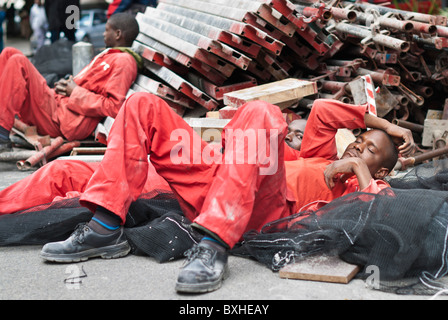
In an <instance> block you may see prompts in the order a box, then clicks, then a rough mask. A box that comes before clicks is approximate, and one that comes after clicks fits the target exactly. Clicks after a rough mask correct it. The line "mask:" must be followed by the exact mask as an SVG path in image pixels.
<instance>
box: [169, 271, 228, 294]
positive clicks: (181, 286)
mask: <svg viewBox="0 0 448 320" xmlns="http://www.w3.org/2000/svg"><path fill="white" fill-rule="evenodd" d="M228 277H229V267H228V266H227V265H226V266H225V269H224V272H223V274H222V275H221V277H219V278H218V279H217V280H215V281H212V282H205V283H199V284H197V283H181V282H176V291H177V292H180V293H206V292H212V291H215V290H218V289H219V288H221V286H222V282H223V281H224V280H225V279H227V278H228Z"/></svg>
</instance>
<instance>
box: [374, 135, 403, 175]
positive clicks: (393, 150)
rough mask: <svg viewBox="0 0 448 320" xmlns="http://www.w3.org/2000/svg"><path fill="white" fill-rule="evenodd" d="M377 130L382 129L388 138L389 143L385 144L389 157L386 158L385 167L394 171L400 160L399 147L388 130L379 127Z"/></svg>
mask: <svg viewBox="0 0 448 320" xmlns="http://www.w3.org/2000/svg"><path fill="white" fill-rule="evenodd" d="M377 130H379V131H382V132H383V133H384V134H385V135H386V136H387V138H388V141H389V145H388V146H385V147H386V148H388V154H389V157H387V158H386V159H385V163H384V167H385V168H387V169H389V171H392V170H393V169H394V167H395V165H396V164H397V161H398V156H399V152H398V148H397V146H396V144H395V142H394V140H393V139H392V137H391V136H390V135H389V134H388V133H387V132H385V131H384V130H380V129H377Z"/></svg>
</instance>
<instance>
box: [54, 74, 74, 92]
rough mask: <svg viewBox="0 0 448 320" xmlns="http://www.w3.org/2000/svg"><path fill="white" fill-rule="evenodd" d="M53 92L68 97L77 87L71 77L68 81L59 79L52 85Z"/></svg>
mask: <svg viewBox="0 0 448 320" xmlns="http://www.w3.org/2000/svg"><path fill="white" fill-rule="evenodd" d="M54 86H55V91H56V93H57V94H61V95H63V96H67V97H70V95H71V94H72V92H73V90H74V89H75V88H76V87H77V86H78V85H77V84H76V83H75V81H73V76H70V77H69V78H68V79H61V80H59V81H58V82H56V83H55V84H54Z"/></svg>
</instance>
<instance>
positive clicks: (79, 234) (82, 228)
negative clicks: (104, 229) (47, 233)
mask: <svg viewBox="0 0 448 320" xmlns="http://www.w3.org/2000/svg"><path fill="white" fill-rule="evenodd" d="M87 231H89V227H88V226H87V224H86V223H81V224H78V226H77V227H76V229H75V231H74V232H73V235H72V242H78V243H79V244H82V243H83V242H84V239H85V236H84V235H85V233H86V232H87Z"/></svg>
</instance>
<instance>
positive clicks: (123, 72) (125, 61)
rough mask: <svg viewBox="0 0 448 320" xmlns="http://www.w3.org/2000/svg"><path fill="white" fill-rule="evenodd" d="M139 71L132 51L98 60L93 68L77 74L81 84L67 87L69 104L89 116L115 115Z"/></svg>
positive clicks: (71, 107)
mask: <svg viewBox="0 0 448 320" xmlns="http://www.w3.org/2000/svg"><path fill="white" fill-rule="evenodd" d="M113 55H115V54H112V55H111V56H113ZM109 59H111V58H109ZM136 75H137V65H136V63H135V60H134V58H132V56H131V55H129V54H120V55H119V59H118V58H117V57H115V59H114V58H112V59H111V60H108V58H107V57H106V58H105V59H102V60H97V62H96V63H95V65H94V66H93V67H92V68H91V69H90V70H88V71H87V72H85V73H83V74H82V75H81V76H79V75H78V76H76V77H75V78H74V81H75V82H76V83H77V84H78V85H76V86H73V88H72V90H71V92H69V91H67V95H68V96H69V97H70V98H69V101H68V104H67V107H68V108H69V109H70V110H72V111H74V112H76V113H79V114H81V115H85V116H87V117H107V116H109V117H112V118H115V117H116V115H117V113H118V111H119V109H120V107H121V105H122V104H123V102H124V101H125V99H126V94H127V92H128V91H129V88H130V87H131V85H132V83H133V82H134V81H135V78H136ZM67 89H68V90H70V89H69V85H68V86H67Z"/></svg>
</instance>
